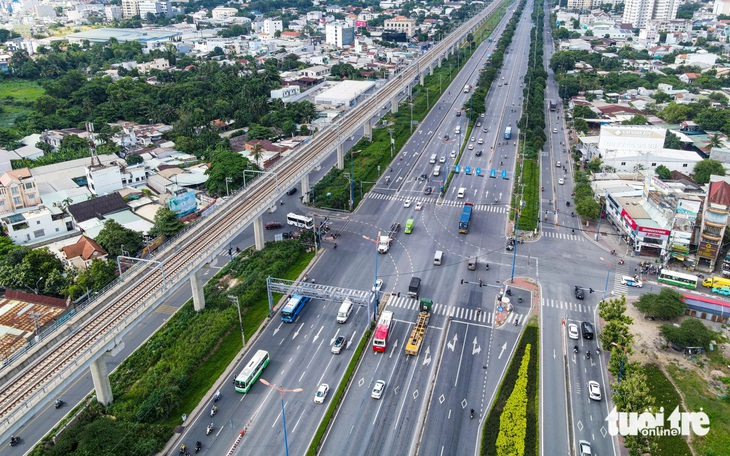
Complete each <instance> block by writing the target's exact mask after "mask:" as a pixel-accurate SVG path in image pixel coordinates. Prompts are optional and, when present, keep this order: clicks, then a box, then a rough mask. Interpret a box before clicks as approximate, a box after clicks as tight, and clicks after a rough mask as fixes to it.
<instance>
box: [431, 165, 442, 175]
mask: <svg viewBox="0 0 730 456" xmlns="http://www.w3.org/2000/svg"><path fill="white" fill-rule="evenodd" d="M433 175H434V176H439V175H441V166H440V165H436V166H434V167H433Z"/></svg>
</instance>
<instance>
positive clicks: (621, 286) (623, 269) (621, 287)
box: [612, 264, 631, 296]
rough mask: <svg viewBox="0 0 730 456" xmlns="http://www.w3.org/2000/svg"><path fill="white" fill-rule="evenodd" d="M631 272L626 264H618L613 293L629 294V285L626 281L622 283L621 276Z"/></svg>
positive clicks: (618, 294) (617, 294)
mask: <svg viewBox="0 0 730 456" xmlns="http://www.w3.org/2000/svg"><path fill="white" fill-rule="evenodd" d="M625 275H631V274H629V267H628V266H627V265H625V264H623V265H618V264H617V265H616V274H615V277H614V278H613V293H612V294H613V295H615V296H621V295H622V294H628V292H629V286H628V285H626V284H625V283H621V277H622V276H625Z"/></svg>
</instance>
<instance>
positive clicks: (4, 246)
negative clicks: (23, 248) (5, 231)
mask: <svg viewBox="0 0 730 456" xmlns="http://www.w3.org/2000/svg"><path fill="white" fill-rule="evenodd" d="M19 248H20V246H19V245H16V244H13V240H12V239H10V238H9V237H7V236H4V235H0V257H4V256H5V255H7V253H8V252H10V251H11V250H16V249H19Z"/></svg>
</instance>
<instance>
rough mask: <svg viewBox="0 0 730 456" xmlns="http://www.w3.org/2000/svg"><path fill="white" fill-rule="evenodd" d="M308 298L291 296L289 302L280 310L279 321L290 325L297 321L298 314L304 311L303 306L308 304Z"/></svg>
mask: <svg viewBox="0 0 730 456" xmlns="http://www.w3.org/2000/svg"><path fill="white" fill-rule="evenodd" d="M310 299H311V298H310V297H309V296H299V295H297V294H295V295H291V298H289V301H288V302H287V303H286V304H285V305H284V307H283V308H282V309H281V321H283V322H285V323H292V322H293V321H294V320H296V319H297V317H298V316H299V313H300V312H301V311H302V309H304V305H305V304H306V303H308V302H309V300H310Z"/></svg>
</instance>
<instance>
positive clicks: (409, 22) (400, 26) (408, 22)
mask: <svg viewBox="0 0 730 456" xmlns="http://www.w3.org/2000/svg"><path fill="white" fill-rule="evenodd" d="M383 27H384V28H385V30H393V31H396V32H401V33H405V34H406V36H407V37H408V38H410V37H412V36H413V35H414V34H415V33H416V20H415V19H410V18H407V17H405V16H396V17H395V18H393V19H386V20H385V23H384V24H383Z"/></svg>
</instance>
